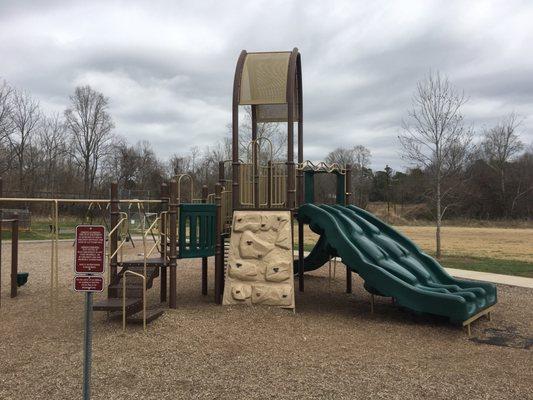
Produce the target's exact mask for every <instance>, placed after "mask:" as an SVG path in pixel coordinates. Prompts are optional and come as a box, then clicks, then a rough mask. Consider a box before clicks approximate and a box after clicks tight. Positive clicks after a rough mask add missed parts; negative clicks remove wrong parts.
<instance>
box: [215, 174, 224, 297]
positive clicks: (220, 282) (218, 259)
mask: <svg viewBox="0 0 533 400" xmlns="http://www.w3.org/2000/svg"><path fill="white" fill-rule="evenodd" d="M221 193H222V186H221V185H220V184H219V183H217V184H216V185H215V204H216V220H215V235H216V237H215V240H216V242H215V303H217V304H221V303H222V294H223V292H222V291H223V286H224V257H223V253H222V246H223V243H222V241H223V240H224V239H223V237H222V215H221V212H220V211H221V207H220V195H221Z"/></svg>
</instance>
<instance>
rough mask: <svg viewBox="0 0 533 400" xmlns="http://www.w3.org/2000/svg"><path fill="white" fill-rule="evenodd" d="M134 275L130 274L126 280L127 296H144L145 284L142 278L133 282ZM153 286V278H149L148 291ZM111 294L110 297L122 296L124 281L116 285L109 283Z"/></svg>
mask: <svg viewBox="0 0 533 400" xmlns="http://www.w3.org/2000/svg"><path fill="white" fill-rule="evenodd" d="M131 278H133V277H132V276H128V281H126V298H128V299H133V298H137V299H139V298H141V297H142V296H143V285H142V283H141V282H142V281H141V280H140V279H137V280H136V281H135V282H132V281H133V279H131ZM152 286H153V279H150V278H148V279H147V280H146V291H148V290H149V289H150V288H152ZM108 289H109V296H110V297H120V298H122V281H121V282H120V283H116V284H114V285H109V286H108Z"/></svg>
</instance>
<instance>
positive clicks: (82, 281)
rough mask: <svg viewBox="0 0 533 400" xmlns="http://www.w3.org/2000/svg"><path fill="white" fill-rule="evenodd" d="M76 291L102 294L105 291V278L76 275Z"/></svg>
mask: <svg viewBox="0 0 533 400" xmlns="http://www.w3.org/2000/svg"><path fill="white" fill-rule="evenodd" d="M74 290H75V291H76V292H102V291H103V290H104V277H103V276H100V275H76V276H75V277H74Z"/></svg>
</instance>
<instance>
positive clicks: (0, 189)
mask: <svg viewBox="0 0 533 400" xmlns="http://www.w3.org/2000/svg"><path fill="white" fill-rule="evenodd" d="M3 188H4V182H3V179H2V178H1V177H0V197H3V196H4V193H3ZM2 213H3V212H2V206H1V204H0V307H1V306H2V218H3V214H2Z"/></svg>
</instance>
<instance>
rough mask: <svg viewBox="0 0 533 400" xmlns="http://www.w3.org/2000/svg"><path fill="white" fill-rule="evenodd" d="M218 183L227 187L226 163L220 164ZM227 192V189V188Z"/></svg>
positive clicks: (221, 162)
mask: <svg viewBox="0 0 533 400" xmlns="http://www.w3.org/2000/svg"><path fill="white" fill-rule="evenodd" d="M218 182H219V183H220V184H221V185H222V186H225V185H226V171H225V167H224V161H219V162H218ZM226 190H227V188H226Z"/></svg>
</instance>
